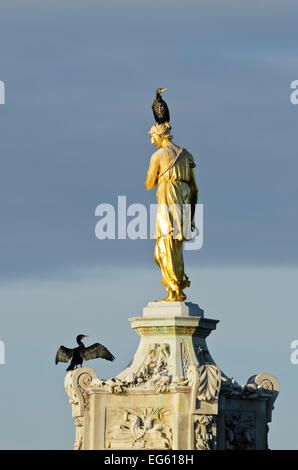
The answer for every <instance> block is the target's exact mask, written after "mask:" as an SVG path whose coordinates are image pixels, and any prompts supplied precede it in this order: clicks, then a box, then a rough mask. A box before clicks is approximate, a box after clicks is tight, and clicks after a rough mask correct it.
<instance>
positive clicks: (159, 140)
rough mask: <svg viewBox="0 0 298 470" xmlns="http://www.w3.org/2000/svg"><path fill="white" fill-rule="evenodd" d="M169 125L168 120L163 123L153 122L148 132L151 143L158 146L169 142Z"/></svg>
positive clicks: (170, 137) (170, 136) (170, 138)
mask: <svg viewBox="0 0 298 470" xmlns="http://www.w3.org/2000/svg"><path fill="white" fill-rule="evenodd" d="M170 130H171V126H170V124H169V123H168V122H165V123H164V124H154V126H152V127H151V129H150V131H149V132H148V134H149V135H150V137H151V143H152V144H154V145H156V147H158V148H160V147H162V146H163V145H165V144H166V143H168V142H171V140H172V139H173V136H172V135H171V134H170Z"/></svg>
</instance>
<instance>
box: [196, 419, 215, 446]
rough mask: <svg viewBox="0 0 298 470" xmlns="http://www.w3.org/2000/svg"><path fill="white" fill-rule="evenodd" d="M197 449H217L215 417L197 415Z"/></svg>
mask: <svg viewBox="0 0 298 470" xmlns="http://www.w3.org/2000/svg"><path fill="white" fill-rule="evenodd" d="M194 427H195V428H194V437H195V448H196V449H197V450H213V449H215V439H216V423H215V416H214V415H197V416H195V418H194Z"/></svg>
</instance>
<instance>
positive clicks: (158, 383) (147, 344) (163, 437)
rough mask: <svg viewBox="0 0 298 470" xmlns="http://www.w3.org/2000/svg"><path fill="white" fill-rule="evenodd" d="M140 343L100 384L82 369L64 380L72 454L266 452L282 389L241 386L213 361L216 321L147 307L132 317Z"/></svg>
mask: <svg viewBox="0 0 298 470" xmlns="http://www.w3.org/2000/svg"><path fill="white" fill-rule="evenodd" d="M129 321H130V322H131V327H132V328H134V329H135V330H136V332H137V333H138V334H139V335H140V336H141V341H140V344H139V347H138V350H137V352H136V353H135V356H134V358H133V360H132V362H131V363H130V365H129V366H128V367H127V368H126V369H125V370H124V371H123V372H121V373H120V374H119V375H118V376H117V377H114V378H112V379H110V380H102V379H99V378H97V377H96V374H95V371H94V370H93V369H91V368H89V367H82V368H80V369H76V370H74V371H71V372H69V373H68V374H67V376H66V377H65V388H66V391H67V393H68V395H69V398H70V403H71V405H72V411H73V416H74V417H75V418H76V420H75V424H76V442H75V449H101V450H102V449H164V450H166V449H172V450H191V449H197V450H213V449H214V450H215V449H221V450H222V449H235V450H246V449H267V448H268V446H267V433H268V422H270V421H271V412H272V409H273V403H274V401H275V399H276V397H277V395H278V391H279V384H278V381H277V379H276V378H275V377H273V376H272V375H270V374H259V375H255V376H253V377H250V378H249V379H248V381H247V384H246V385H244V386H240V385H239V384H238V383H237V382H236V381H235V380H234V379H233V378H228V377H227V376H226V375H225V374H224V373H223V372H222V371H221V369H220V367H219V366H218V365H217V364H216V363H215V362H214V360H213V359H212V357H211V355H210V353H209V350H208V347H207V344H206V337H207V336H208V335H209V334H210V333H211V331H212V330H215V328H216V324H217V323H218V320H212V319H208V318H204V312H203V310H201V309H200V308H199V306H198V305H196V304H192V303H188V302H150V303H149V304H148V305H147V307H145V308H144V309H143V316H142V317H134V318H131V319H130V320H129Z"/></svg>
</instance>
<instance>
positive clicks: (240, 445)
mask: <svg viewBox="0 0 298 470" xmlns="http://www.w3.org/2000/svg"><path fill="white" fill-rule="evenodd" d="M255 428H256V424H255V416H254V414H253V413H241V414H240V413H227V414H226V415H225V447H226V449H227V450H249V449H253V448H254V443H255Z"/></svg>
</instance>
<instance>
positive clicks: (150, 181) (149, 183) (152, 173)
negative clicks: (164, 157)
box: [145, 153, 160, 191]
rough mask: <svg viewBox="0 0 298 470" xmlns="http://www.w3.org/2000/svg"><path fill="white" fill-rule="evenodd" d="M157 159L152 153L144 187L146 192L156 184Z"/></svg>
mask: <svg viewBox="0 0 298 470" xmlns="http://www.w3.org/2000/svg"><path fill="white" fill-rule="evenodd" d="M159 167H160V165H159V158H158V156H157V155H156V153H154V154H153V155H152V157H151V160H150V165H149V170H148V172H147V178H146V182H145V187H146V189H147V191H150V190H151V189H154V188H155V186H156V185H157V182H158V174H159Z"/></svg>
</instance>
